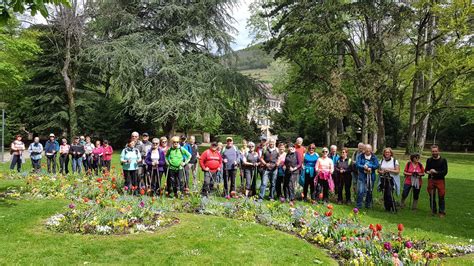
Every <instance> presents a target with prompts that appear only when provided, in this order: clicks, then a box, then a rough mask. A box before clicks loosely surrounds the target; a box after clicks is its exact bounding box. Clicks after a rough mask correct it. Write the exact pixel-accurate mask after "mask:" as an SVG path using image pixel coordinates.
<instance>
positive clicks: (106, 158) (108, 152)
mask: <svg viewBox="0 0 474 266" xmlns="http://www.w3.org/2000/svg"><path fill="white" fill-rule="evenodd" d="M103 148H104V155H103V157H102V166H103V167H105V168H107V171H108V172H110V162H111V161H112V154H114V149H112V146H110V145H109V141H108V140H106V139H104V145H103Z"/></svg>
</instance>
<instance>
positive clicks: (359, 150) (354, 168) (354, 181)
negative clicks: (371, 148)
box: [351, 142, 365, 201]
mask: <svg viewBox="0 0 474 266" xmlns="http://www.w3.org/2000/svg"><path fill="white" fill-rule="evenodd" d="M364 149H365V144H364V143H362V142H359V144H357V150H355V151H354V153H353V154H352V158H351V161H352V166H351V167H352V172H351V173H352V191H353V192H354V201H356V200H357V193H356V191H357V177H358V172H357V166H356V163H357V158H358V157H359V156H360V155H361V154H362V153H364Z"/></svg>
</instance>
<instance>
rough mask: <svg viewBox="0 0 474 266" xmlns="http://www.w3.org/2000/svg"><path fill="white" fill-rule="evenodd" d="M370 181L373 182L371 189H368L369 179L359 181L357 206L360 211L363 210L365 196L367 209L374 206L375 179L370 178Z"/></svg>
mask: <svg viewBox="0 0 474 266" xmlns="http://www.w3.org/2000/svg"><path fill="white" fill-rule="evenodd" d="M370 180H371V181H372V183H371V185H370V189H369V188H368V187H367V178H365V179H364V180H362V179H360V178H359V179H358V180H357V204H356V207H357V208H358V209H361V208H362V202H363V200H364V195H365V207H366V208H370V207H371V205H372V191H373V190H374V183H375V178H373V177H370Z"/></svg>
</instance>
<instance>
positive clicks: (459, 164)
mask: <svg viewBox="0 0 474 266" xmlns="http://www.w3.org/2000/svg"><path fill="white" fill-rule="evenodd" d="M443 156H444V157H446V158H447V159H448V163H449V174H448V177H447V181H446V184H447V194H446V208H447V213H448V215H447V216H446V217H445V218H444V219H439V218H437V217H432V216H431V215H430V210H429V200H428V193H427V192H426V180H424V183H423V187H422V191H421V193H420V203H419V210H418V211H411V210H408V209H404V210H401V211H399V213H398V214H390V213H386V212H384V211H383V210H382V207H381V205H380V203H379V204H377V205H376V207H375V209H373V210H369V211H364V210H362V211H361V213H362V215H361V219H362V222H364V223H367V224H369V223H381V224H382V225H383V226H384V230H387V229H388V230H391V231H396V226H397V224H398V223H403V224H404V225H405V230H406V231H405V232H406V234H407V235H410V236H414V237H416V238H418V239H420V238H425V239H430V240H432V241H435V242H445V243H458V242H464V243H467V242H469V241H470V240H471V239H474V230H472V224H474V213H473V212H472V209H471V208H472V206H474V198H473V197H472V195H471V193H472V191H474V182H473V179H474V176H473V175H472V173H473V172H474V164H473V163H472V161H473V160H474V154H463V153H446V154H443ZM397 158H399V159H400V161H401V164H402V166H404V165H405V163H406V159H407V158H406V157H405V156H404V155H402V154H401V152H397ZM113 160H114V165H116V167H118V164H117V162H118V158H117V155H114V159H113ZM422 161H423V162H424V161H425V159H423V160H422ZM7 167H8V166H7V165H2V164H0V169H1V170H2V171H5V169H7ZM27 167H30V166H29V164H27ZM2 168H3V169H2ZM23 184H24V182H23V181H22V180H13V181H11V180H0V191H1V190H4V189H5V188H6V187H8V186H21V185H23ZM376 195H377V196H376V197H378V198H380V196H381V195H379V194H376ZM407 202H408V201H407ZM14 203H16V202H14ZM35 204H40V203H35ZM56 204H58V203H54V204H52V206H57V207H58V208H59V207H60V206H64V204H58V205H56ZM298 204H301V203H298ZM25 208H26V207H25ZM352 208H353V206H345V205H341V206H338V205H336V206H335V213H336V215H337V214H340V215H341V216H342V215H345V214H347V213H350V212H351V210H352ZM26 209H28V208H26ZM55 210H58V209H55ZM36 212H38V214H41V215H42V217H47V216H48V215H49V214H51V213H52V212H49V213H46V212H44V213H42V212H41V210H36ZM53 212H54V211H53ZM15 213H16V212H15ZM196 219H199V218H196ZM200 219H208V217H203V218H200ZM217 219H220V218H217ZM187 220H188V219H187ZM224 221H226V222H228V220H224ZM229 222H230V221H229ZM183 223H184V221H183ZM206 224H207V221H206ZM257 234H259V233H257ZM256 238H258V237H253V238H252V241H255V239H256ZM290 238H292V237H290ZM13 239H16V238H15V237H14V238H13ZM265 243H268V242H265ZM271 243H276V242H274V241H271ZM232 246H234V244H232ZM256 250H258V249H256ZM447 262H449V263H453V264H458V263H463V264H469V263H472V262H473V257H472V256H468V257H461V258H455V259H450V260H448V261H447ZM468 262H469V263H468Z"/></svg>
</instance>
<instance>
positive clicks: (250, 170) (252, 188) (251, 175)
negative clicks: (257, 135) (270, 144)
mask: <svg viewBox="0 0 474 266" xmlns="http://www.w3.org/2000/svg"><path fill="white" fill-rule="evenodd" d="M247 147H248V149H249V150H248V152H246V153H243V154H242V171H243V172H244V178H245V196H246V197H248V196H249V194H250V195H252V196H254V195H256V194H257V189H256V186H257V167H258V162H259V155H258V152H257V151H255V143H253V142H251V141H250V142H248V143H247Z"/></svg>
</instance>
